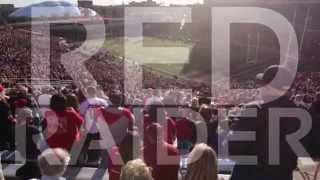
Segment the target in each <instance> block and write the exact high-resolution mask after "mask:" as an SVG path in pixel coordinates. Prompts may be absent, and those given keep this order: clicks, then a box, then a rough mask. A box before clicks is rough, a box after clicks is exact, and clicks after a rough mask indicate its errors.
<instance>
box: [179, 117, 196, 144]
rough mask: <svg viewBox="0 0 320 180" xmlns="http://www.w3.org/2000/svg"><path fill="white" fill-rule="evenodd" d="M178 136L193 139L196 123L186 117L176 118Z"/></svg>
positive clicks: (182, 138) (181, 138)
mask: <svg viewBox="0 0 320 180" xmlns="http://www.w3.org/2000/svg"><path fill="white" fill-rule="evenodd" d="M176 126H177V138H178V139H180V140H189V141H192V140H193V138H194V129H195V125H194V124H193V123H192V122H191V121H189V120H187V119H186V118H176Z"/></svg>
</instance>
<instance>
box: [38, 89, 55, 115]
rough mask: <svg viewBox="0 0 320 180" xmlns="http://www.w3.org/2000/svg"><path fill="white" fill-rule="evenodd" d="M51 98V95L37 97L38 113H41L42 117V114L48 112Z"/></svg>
mask: <svg viewBox="0 0 320 180" xmlns="http://www.w3.org/2000/svg"><path fill="white" fill-rule="evenodd" d="M51 97H52V95H51V94H42V95H40V96H39V97H38V103H39V105H40V112H41V114H42V116H44V114H45V113H46V112H47V111H48V110H50V109H49V106H50V100H51Z"/></svg>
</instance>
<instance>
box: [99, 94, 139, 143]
mask: <svg viewBox="0 0 320 180" xmlns="http://www.w3.org/2000/svg"><path fill="white" fill-rule="evenodd" d="M110 100H111V102H112V106H109V107H106V108H99V110H98V116H100V115H102V119H103V120H104V121H105V122H106V123H107V125H108V126H109V129H110V132H111V134H112V136H113V138H114V140H115V143H116V144H117V145H120V144H121V143H122V141H123V139H124V138H125V136H126V133H127V131H128V130H129V131H131V130H133V129H134V128H133V126H134V120H135V118H134V115H133V114H132V113H131V112H130V110H129V109H127V108H124V107H122V106H121V103H122V97H121V95H120V94H112V95H111V96H110ZM100 117H101V116H100ZM98 119H99V118H98Z"/></svg>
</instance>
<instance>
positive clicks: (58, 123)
mask: <svg viewBox="0 0 320 180" xmlns="http://www.w3.org/2000/svg"><path fill="white" fill-rule="evenodd" d="M50 108H51V111H48V112H47V113H46V114H45V120H44V128H43V129H44V130H45V135H46V138H47V142H48V145H49V146H50V147H51V148H58V147H59V148H64V149H66V150H71V147H72V145H73V143H75V142H78V141H79V140H80V127H81V125H82V123H83V122H84V120H83V118H82V117H81V116H80V115H79V114H78V113H77V112H75V111H74V110H69V109H67V108H66V98H65V96H63V95H60V94H57V95H53V96H52V98H51V101H50Z"/></svg>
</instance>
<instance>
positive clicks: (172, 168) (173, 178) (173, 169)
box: [143, 142, 180, 180]
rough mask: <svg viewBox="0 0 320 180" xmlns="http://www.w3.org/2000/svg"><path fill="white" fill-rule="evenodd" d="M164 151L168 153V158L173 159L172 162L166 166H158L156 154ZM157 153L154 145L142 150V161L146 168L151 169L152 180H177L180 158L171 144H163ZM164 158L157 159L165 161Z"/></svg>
mask: <svg viewBox="0 0 320 180" xmlns="http://www.w3.org/2000/svg"><path fill="white" fill-rule="evenodd" d="M165 149H166V150H167V152H168V156H172V157H173V160H172V161H170V164H168V165H159V163H157V152H158V151H162V152H165ZM158 151H157V148H156V145H147V146H145V147H144V149H143V154H144V160H145V162H146V164H147V165H148V166H150V167H152V174H153V178H154V180H166V179H167V180H178V172H179V168H180V157H179V153H178V150H177V148H175V147H174V146H173V145H171V144H168V143H165V142H163V144H162V145H161V146H160V147H159V149H158ZM165 158H166V157H165V156H164V157H159V159H161V160H165ZM159 159H158V160H159ZM158 162H159V161H158Z"/></svg>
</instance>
